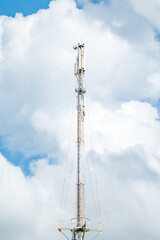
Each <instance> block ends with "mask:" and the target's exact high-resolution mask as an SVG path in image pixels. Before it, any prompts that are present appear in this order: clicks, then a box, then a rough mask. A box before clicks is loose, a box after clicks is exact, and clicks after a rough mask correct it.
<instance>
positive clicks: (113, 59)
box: [0, 0, 160, 240]
mask: <svg viewBox="0 0 160 240" xmlns="http://www.w3.org/2000/svg"><path fill="white" fill-rule="evenodd" d="M78 42H85V47H86V66H87V71H86V77H85V82H86V88H87V101H86V105H87V109H86V112H87V114H86V154H87V155H88V158H89V156H90V155H91V154H90V150H91V148H92V142H93V147H94V156H95V160H96V169H97V176H98V183H99V198H100V207H101V217H102V225H103V234H102V235H101V236H100V237H99V239H109V240H159V239H160V122H159V103H160V1H159V0H152V1H151V0H121V1H120V0H110V1H108V0H106V1H105V0H104V1H89V0H88V1H87V0H77V2H75V1H73V0H56V1H51V2H50V4H49V8H47V9H41V10H39V11H38V12H36V13H34V14H30V15H27V14H26V16H25V17H24V16H23V14H21V13H17V14H16V15H15V16H14V17H10V16H5V15H1V16H0V152H1V155H0V189H1V191H0V192H1V193H0V238H1V239H2V240H10V239H12V240H42V239H46V240H51V239H64V238H63V236H62V235H61V234H60V233H58V231H57V226H58V220H59V213H60V208H61V203H60V201H61V193H62V185H63V178H64V169H65V167H64V165H65V164H64V163H65V162H66V159H67V149H68V147H67V146H68V138H69V135H70V129H71V130H72V131H71V138H70V142H71V144H70V154H69V160H68V161H69V164H68V166H69V168H70V165H71V162H72V155H73V152H74V150H73V149H74V145H75V125H74V122H75V111H74V112H73V109H74V106H75V93H74V89H75V77H74V75H73V63H74V61H75V55H76V53H75V52H74V51H73V48H72V46H73V45H75V44H77V43H78ZM71 119H72V121H71ZM89 119H90V121H91V125H90V124H89ZM71 122H73V124H71ZM70 126H72V127H70ZM90 126H91V127H90ZM90 128H91V130H92V140H91V139H90V137H89V136H90V133H89V132H90V131H89V130H90ZM90 164H92V163H91V162H90ZM74 165H75V163H74ZM92 167H93V166H92V165H91V170H92ZM69 168H68V173H69V171H70V170H69ZM75 169H76V168H75V166H74V169H73V170H75ZM73 172H74V171H73ZM73 175H74V174H73ZM86 175H87V174H86ZM86 178H87V177H86ZM73 179H74V176H73V178H72V181H71V182H74V180H73ZM88 185H89V184H88ZM71 186H72V187H71V191H70V192H69V194H68V195H69V196H68V201H67V202H68V204H66V205H67V206H66V209H67V210H66V214H65V220H64V221H65V224H67V223H68V224H69V218H70V217H72V216H74V209H72V204H74V200H73V198H75V196H73V195H74V187H73V186H74V183H73V184H72V185H71ZM88 189H89V186H88ZM88 192H89V193H90V190H88ZM90 196H91V194H88V195H87V197H88V198H87V200H86V204H87V207H88V212H87V213H88V216H89V217H92V219H93V223H95V214H94V213H93V212H94V211H93V206H92V205H93V204H92V203H91V202H92V197H90ZM89 203H91V204H89ZM67 220H68V221H67ZM65 226H66V225H65ZM86 238H87V236H86ZM87 239H91V238H90V237H89V235H88V238H87Z"/></svg>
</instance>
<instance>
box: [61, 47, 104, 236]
mask: <svg viewBox="0 0 160 240" xmlns="http://www.w3.org/2000/svg"><path fill="white" fill-rule="evenodd" d="M74 49H75V50H77V57H76V63H75V65H74V75H75V76H76V78H77V88H76V89H75V90H76V93H77V204H76V217H75V218H72V219H71V228H62V227H61V225H59V226H58V230H59V231H60V232H62V234H63V235H64V236H65V237H66V238H67V239H68V240H69V238H68V237H67V236H66V235H65V234H64V232H63V230H70V231H71V232H72V240H84V235H85V233H86V232H89V231H94V232H98V234H97V235H96V236H95V238H96V237H97V236H98V235H99V234H100V233H101V232H102V228H99V229H91V228H90V219H89V218H86V214H85V209H84V117H85V105H84V95H85V93H86V90H85V88H84V74H85V62H84V43H83V44H80V43H78V45H77V46H75V47H74ZM95 238H94V239H95Z"/></svg>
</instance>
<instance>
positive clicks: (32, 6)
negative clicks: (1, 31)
mask: <svg viewBox="0 0 160 240" xmlns="http://www.w3.org/2000/svg"><path fill="white" fill-rule="evenodd" d="M99 1H100V0H92V1H91V2H92V3H98V2H99ZM77 2H78V1H77ZM49 3H50V0H1V1H0V15H7V16H12V17H14V16H15V14H16V13H22V14H23V15H24V16H27V15H30V14H32V13H36V12H37V11H38V10H39V9H47V8H48V6H49ZM77 6H78V7H81V6H82V5H81V4H78V3H77Z"/></svg>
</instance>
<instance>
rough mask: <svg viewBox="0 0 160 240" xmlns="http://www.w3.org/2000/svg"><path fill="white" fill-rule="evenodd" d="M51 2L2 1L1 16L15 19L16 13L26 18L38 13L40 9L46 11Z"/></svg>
mask: <svg viewBox="0 0 160 240" xmlns="http://www.w3.org/2000/svg"><path fill="white" fill-rule="evenodd" d="M49 3H50V0H1V1H0V15H7V16H12V17H14V16H15V14H16V13H19V12H21V13H23V15H24V16H26V15H30V14H32V13H36V12H37V11H38V10H39V9H42V8H43V9H46V8H48V5H49Z"/></svg>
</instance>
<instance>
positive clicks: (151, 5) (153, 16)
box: [129, 0, 160, 30]
mask: <svg viewBox="0 0 160 240" xmlns="http://www.w3.org/2000/svg"><path fill="white" fill-rule="evenodd" d="M129 2H130V3H131V4H132V5H133V7H134V8H135V10H136V11H137V12H139V13H140V14H142V15H144V16H145V17H146V18H147V19H148V20H149V21H150V22H151V23H152V24H153V25H154V26H156V27H157V28H158V30H160V16H159V11H160V2H159V0H152V1H150V0H142V1H137V0H129Z"/></svg>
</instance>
